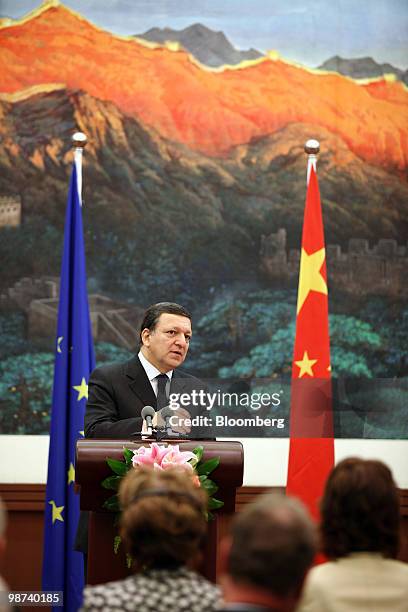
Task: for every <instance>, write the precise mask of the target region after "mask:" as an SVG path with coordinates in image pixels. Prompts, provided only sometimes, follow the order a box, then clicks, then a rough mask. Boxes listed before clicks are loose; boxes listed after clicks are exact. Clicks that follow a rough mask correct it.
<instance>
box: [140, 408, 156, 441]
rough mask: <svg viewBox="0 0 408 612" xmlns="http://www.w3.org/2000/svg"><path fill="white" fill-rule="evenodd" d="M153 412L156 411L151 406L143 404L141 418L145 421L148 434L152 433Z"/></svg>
mask: <svg viewBox="0 0 408 612" xmlns="http://www.w3.org/2000/svg"><path fill="white" fill-rule="evenodd" d="M155 414H156V411H155V409H154V408H153V406H144V408H143V409H142V412H141V416H142V419H143V420H144V421H146V425H147V433H148V434H149V436H151V435H152V427H153V422H152V419H153V417H154V415H155Z"/></svg>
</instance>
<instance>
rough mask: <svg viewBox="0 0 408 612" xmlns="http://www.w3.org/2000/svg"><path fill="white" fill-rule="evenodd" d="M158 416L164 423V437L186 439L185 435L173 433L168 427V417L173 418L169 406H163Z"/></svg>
mask: <svg viewBox="0 0 408 612" xmlns="http://www.w3.org/2000/svg"><path fill="white" fill-rule="evenodd" d="M160 415H161V417H162V419H163V420H164V422H165V430H166V436H167V437H168V438H187V436H186V435H185V434H182V433H179V432H177V431H173V429H172V427H171V425H170V417H172V416H174V408H170V406H165V407H164V408H162V409H161V410H160Z"/></svg>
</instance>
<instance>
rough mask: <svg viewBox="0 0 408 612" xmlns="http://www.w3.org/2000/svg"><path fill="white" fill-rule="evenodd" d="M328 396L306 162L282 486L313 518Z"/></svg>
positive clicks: (321, 478) (325, 447)
mask: <svg viewBox="0 0 408 612" xmlns="http://www.w3.org/2000/svg"><path fill="white" fill-rule="evenodd" d="M331 400H332V397H331V366H330V339H329V309H328V293H327V275H326V251H325V243H324V230H323V219H322V210H321V203H320V194H319V185H318V181H317V176H316V172H315V169H314V168H313V167H312V168H311V172H310V178H309V183H308V187H307V195H306V205H305V214H304V221H303V235H302V252H301V257H300V272H299V288H298V301H297V317H296V338H295V347H294V353H293V365H292V386H291V409H290V448H289V464H288V479H287V486H286V491H287V493H288V494H290V495H294V496H296V497H299V498H300V499H301V500H302V501H303V503H304V504H305V505H306V506H307V508H308V509H309V511H310V513H311V515H312V516H313V517H314V518H315V519H318V517H319V501H320V498H321V496H322V493H323V489H324V485H325V482H326V479H327V476H328V474H329V472H330V470H331V469H332V467H333V465H334V439H333V415H332V401H331Z"/></svg>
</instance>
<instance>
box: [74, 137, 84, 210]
mask: <svg viewBox="0 0 408 612" xmlns="http://www.w3.org/2000/svg"><path fill="white" fill-rule="evenodd" d="M86 142H87V138H86V135H85V134H84V133H83V132H75V134H74V135H73V136H72V143H73V146H74V161H75V166H76V171H77V183H78V195H79V202H80V204H81V206H82V158H83V152H84V148H85V146H86Z"/></svg>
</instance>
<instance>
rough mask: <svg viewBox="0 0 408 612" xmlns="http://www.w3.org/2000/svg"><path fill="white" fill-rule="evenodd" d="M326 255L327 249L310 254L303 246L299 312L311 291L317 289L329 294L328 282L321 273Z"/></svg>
mask: <svg viewBox="0 0 408 612" xmlns="http://www.w3.org/2000/svg"><path fill="white" fill-rule="evenodd" d="M325 257H326V250H325V249H324V248H323V249H319V250H318V251H315V252H314V253H310V254H309V253H307V252H306V251H305V249H303V248H302V255H301V257H300V273H299V290H298V303H297V314H299V312H300V309H301V308H302V306H303V304H304V303H305V301H306V299H307V296H308V295H309V293H310V291H317V292H318V293H323V294H324V295H327V283H326V281H325V280H324V278H323V276H322V275H321V273H320V270H321V268H322V265H323V262H324V260H325Z"/></svg>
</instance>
